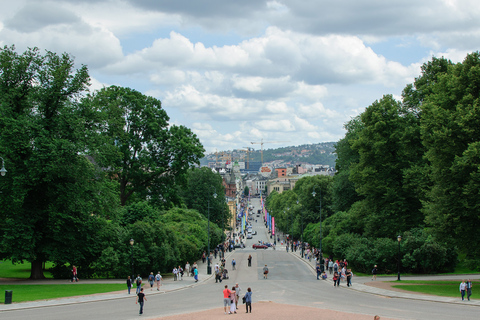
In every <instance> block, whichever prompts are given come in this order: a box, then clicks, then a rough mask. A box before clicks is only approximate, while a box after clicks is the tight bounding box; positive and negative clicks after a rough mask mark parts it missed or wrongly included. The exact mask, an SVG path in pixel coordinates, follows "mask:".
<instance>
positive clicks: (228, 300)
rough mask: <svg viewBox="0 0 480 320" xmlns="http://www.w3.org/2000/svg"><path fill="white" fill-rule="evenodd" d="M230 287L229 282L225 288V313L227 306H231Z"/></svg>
mask: <svg viewBox="0 0 480 320" xmlns="http://www.w3.org/2000/svg"><path fill="white" fill-rule="evenodd" d="M230 293H232V292H231V291H230V289H228V284H226V285H225V289H223V310H224V311H225V314H227V307H228V306H230Z"/></svg>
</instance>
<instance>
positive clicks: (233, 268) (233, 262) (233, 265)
mask: <svg viewBox="0 0 480 320" xmlns="http://www.w3.org/2000/svg"><path fill="white" fill-rule="evenodd" d="M236 264H237V263H236V262H235V259H232V270H235V266H236Z"/></svg>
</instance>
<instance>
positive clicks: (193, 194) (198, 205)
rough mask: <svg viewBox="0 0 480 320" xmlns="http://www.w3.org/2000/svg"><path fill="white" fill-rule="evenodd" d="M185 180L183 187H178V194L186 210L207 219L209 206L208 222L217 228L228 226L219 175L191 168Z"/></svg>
mask: <svg viewBox="0 0 480 320" xmlns="http://www.w3.org/2000/svg"><path fill="white" fill-rule="evenodd" d="M186 180H187V183H186V185H185V187H182V186H179V189H180V190H179V194H180V195H181V197H182V199H183V201H184V202H185V204H186V205H187V208H189V209H194V210H197V211H198V212H200V214H202V215H203V216H204V217H205V218H207V217H208V208H209V206H210V221H212V222H214V223H216V224H217V225H219V226H226V225H228V219H229V210H228V205H227V203H226V202H225V188H224V186H223V185H222V177H221V176H220V174H218V173H216V172H213V171H212V170H211V169H209V168H207V167H202V168H191V169H190V170H188V172H187V174H186ZM214 193H216V194H217V197H216V198H214V197H213V194H214Z"/></svg>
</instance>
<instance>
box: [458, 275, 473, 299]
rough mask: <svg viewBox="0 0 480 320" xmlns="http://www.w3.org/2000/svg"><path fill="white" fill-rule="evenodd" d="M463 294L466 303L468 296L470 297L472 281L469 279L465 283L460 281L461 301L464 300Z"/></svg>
mask: <svg viewBox="0 0 480 320" xmlns="http://www.w3.org/2000/svg"><path fill="white" fill-rule="evenodd" d="M465 293H466V294H467V299H468V301H470V296H471V295H472V280H470V279H468V280H467V281H465V280H462V282H461V283H460V294H461V295H462V300H465Z"/></svg>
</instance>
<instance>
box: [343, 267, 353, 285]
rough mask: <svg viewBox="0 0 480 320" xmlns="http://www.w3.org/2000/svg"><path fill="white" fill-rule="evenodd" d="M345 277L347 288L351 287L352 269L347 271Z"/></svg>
mask: <svg viewBox="0 0 480 320" xmlns="http://www.w3.org/2000/svg"><path fill="white" fill-rule="evenodd" d="M345 275H346V276H347V287H351V286H352V277H353V273H352V269H347V271H346V272H345Z"/></svg>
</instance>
